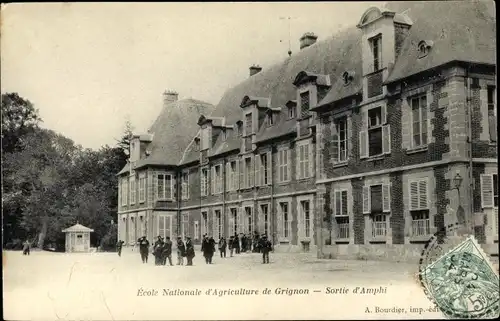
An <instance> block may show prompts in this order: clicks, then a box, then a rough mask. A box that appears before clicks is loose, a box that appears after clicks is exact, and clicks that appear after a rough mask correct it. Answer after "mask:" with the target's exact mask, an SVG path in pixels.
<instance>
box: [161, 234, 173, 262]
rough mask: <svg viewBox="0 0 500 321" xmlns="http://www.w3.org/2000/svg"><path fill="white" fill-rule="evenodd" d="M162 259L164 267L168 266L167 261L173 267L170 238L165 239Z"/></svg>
mask: <svg viewBox="0 0 500 321" xmlns="http://www.w3.org/2000/svg"><path fill="white" fill-rule="evenodd" d="M162 254H163V255H162V258H163V265H166V264H167V259H168V263H169V264H170V266H172V265H173V264H172V241H170V236H167V237H165V244H163V253H162Z"/></svg>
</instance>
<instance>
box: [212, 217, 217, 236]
mask: <svg viewBox="0 0 500 321" xmlns="http://www.w3.org/2000/svg"><path fill="white" fill-rule="evenodd" d="M216 213H217V212H216V211H215V210H212V237H213V238H214V239H215V238H216V236H217V215H216Z"/></svg>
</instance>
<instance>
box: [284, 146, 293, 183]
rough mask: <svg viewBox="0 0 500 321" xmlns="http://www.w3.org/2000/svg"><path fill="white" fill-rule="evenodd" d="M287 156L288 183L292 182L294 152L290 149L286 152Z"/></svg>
mask: <svg viewBox="0 0 500 321" xmlns="http://www.w3.org/2000/svg"><path fill="white" fill-rule="evenodd" d="M285 156H286V173H287V174H286V178H287V181H291V180H292V152H291V151H290V149H286V152H285Z"/></svg>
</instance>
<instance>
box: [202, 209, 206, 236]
mask: <svg viewBox="0 0 500 321" xmlns="http://www.w3.org/2000/svg"><path fill="white" fill-rule="evenodd" d="M207 233H208V212H207V211H202V212H201V234H203V235H205V234H207Z"/></svg>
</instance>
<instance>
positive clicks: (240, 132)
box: [235, 120, 243, 136]
mask: <svg viewBox="0 0 500 321" xmlns="http://www.w3.org/2000/svg"><path fill="white" fill-rule="evenodd" d="M235 133H236V135H238V136H241V135H243V123H242V121H240V120H239V121H237V122H236V130H235Z"/></svg>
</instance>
